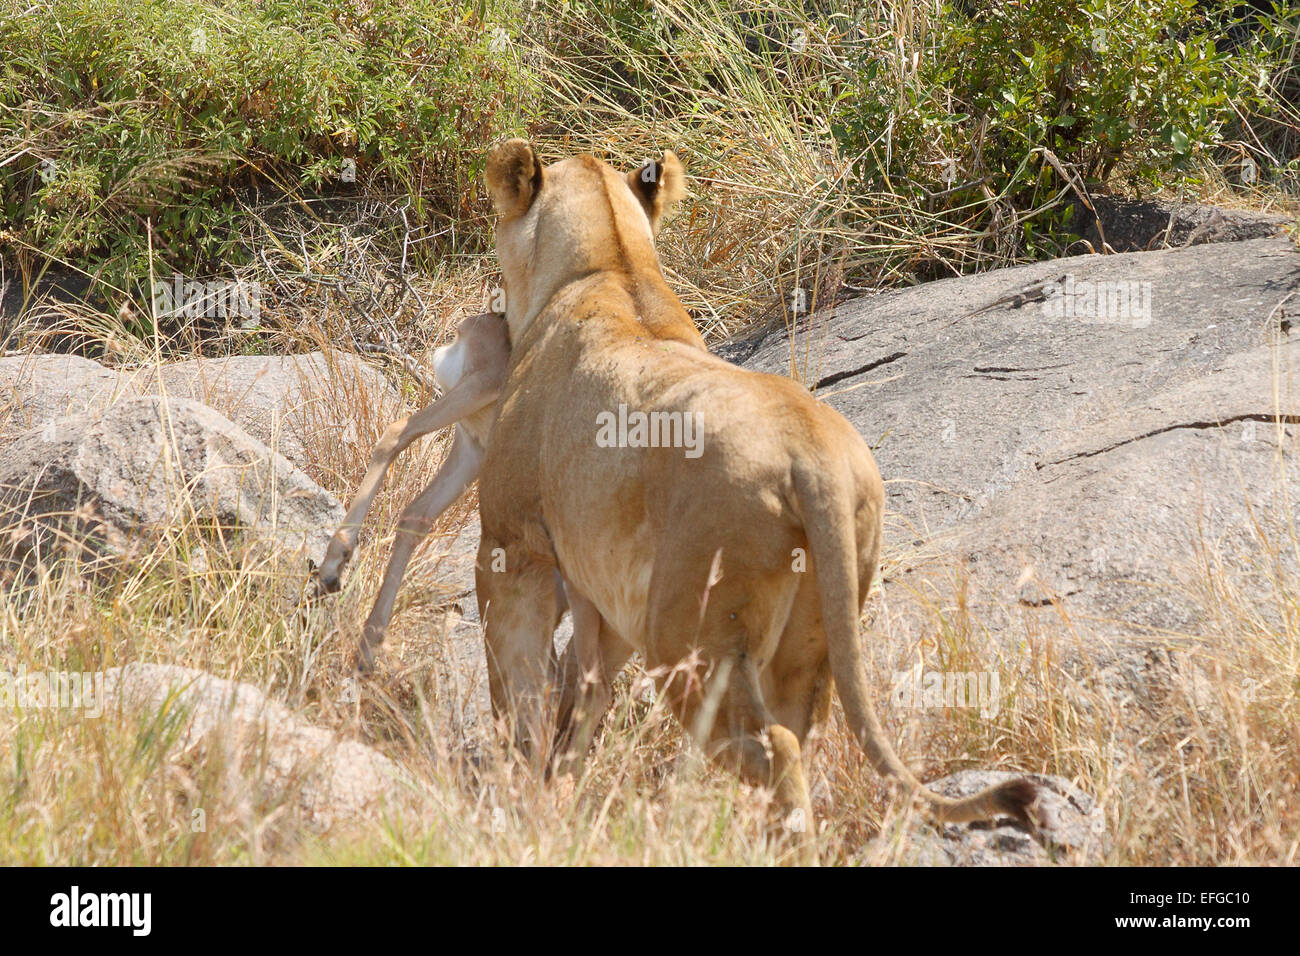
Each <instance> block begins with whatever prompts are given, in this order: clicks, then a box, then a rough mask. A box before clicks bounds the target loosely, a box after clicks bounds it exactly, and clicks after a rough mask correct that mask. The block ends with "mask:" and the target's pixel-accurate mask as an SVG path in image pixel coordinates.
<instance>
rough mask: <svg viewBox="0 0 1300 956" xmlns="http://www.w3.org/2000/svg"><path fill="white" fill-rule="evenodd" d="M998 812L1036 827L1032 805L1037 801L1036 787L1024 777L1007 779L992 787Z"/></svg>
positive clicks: (1036, 822)
mask: <svg viewBox="0 0 1300 956" xmlns="http://www.w3.org/2000/svg"><path fill="white" fill-rule="evenodd" d="M991 796H992V797H993V804H994V806H995V807H996V809H997V811H998V813H1001V814H1005V815H1006V816H1009V817H1014V818H1015V819H1017V820H1019V821H1020V822H1021V823H1023V824H1025V825H1026V826H1029V827H1033V828H1034V829H1037V828H1038V821H1037V819H1035V816H1034V814H1033V809H1034V805H1035V804H1036V803H1038V787H1037V786H1035V785H1034V783H1033V782H1032V781H1030V780H1026V779H1025V778H1024V777H1018V778H1017V779H1015V780H1008V781H1007V782H1006V783H1003V784H999V785H998V786H997V787H995V788H993V792H992V794H991Z"/></svg>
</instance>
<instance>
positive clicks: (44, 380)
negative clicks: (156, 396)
mask: <svg viewBox="0 0 1300 956" xmlns="http://www.w3.org/2000/svg"><path fill="white" fill-rule="evenodd" d="M138 394H139V390H138V388H137V387H136V385H135V382H134V381H133V380H132V379H131V378H130V377H129V376H123V375H121V374H120V373H118V372H117V371H115V370H113V369H110V368H106V367H105V366H103V365H100V364H99V363H98V362H96V361H94V360H93V359H88V358H82V357H81V356H80V355H5V356H3V357H0V438H3V437H4V436H6V435H12V434H15V433H17V432H22V431H26V430H27V429H29V428H36V427H39V426H41V425H44V424H45V423H46V422H50V421H53V420H54V419H57V418H65V417H66V416H68V415H81V414H85V413H87V412H93V413H99V412H102V411H103V410H104V409H105V408H107V407H108V406H109V405H111V404H112V403H113V402H115V401H117V400H118V399H119V398H130V397H134V396H136V395H138Z"/></svg>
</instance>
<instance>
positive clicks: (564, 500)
mask: <svg viewBox="0 0 1300 956" xmlns="http://www.w3.org/2000/svg"><path fill="white" fill-rule="evenodd" d="M487 168H488V171H489V174H488V186H489V189H490V191H491V193H492V196H493V200H494V202H495V204H496V206H497V210H498V213H499V215H500V219H499V222H498V226H497V251H498V256H499V258H500V264H501V268H502V275H503V278H504V282H505V286H506V292H507V309H506V315H507V321H508V322H509V325H510V333H511V340H512V342H513V352H512V355H511V366H510V372H509V377H508V379H507V381H506V384H505V387H504V389H503V392H502V396H501V401H500V413H499V417H498V419H497V422H496V424H495V426H494V429H493V434H492V440H491V442H490V443H489V445H488V449H487V454H486V456H485V459H484V462H483V467H482V472H481V481H480V514H481V517H482V524H483V539H482V545H481V548H480V551H479V559H478V564H477V568H476V578H477V585H478V599H479V605H480V609H481V612H482V615H483V619H484V621H485V623H486V639H487V651H488V665H489V677H490V687H491V692H492V701H493V705H494V708H495V709H496V710H497V712H498V713H501V714H503V715H505V716H508V717H510V718H511V719H513V720H514V721H515V722H516V726H518V727H520V728H521V729H523V731H524V733H523V734H522V736H523V737H524V739H523V740H521V743H524V744H525V745H528V744H529V743H537V742H538V741H536V740H535V739H533V738H529V737H528V730H529V728H534V729H535V728H536V727H537V726H538V721H539V720H541V719H542V715H541V713H540V711H539V710H538V707H539V703H540V702H542V701H544V700H545V699H546V697H547V687H548V686H549V682H551V681H554V680H555V677H556V675H555V673H554V668H553V667H552V665H551V663H550V661H549V658H548V649H549V642H550V629H549V621H550V620H551V617H552V615H553V597H552V596H551V594H550V591H551V587H550V581H551V576H552V574H553V572H554V570H555V569H556V568H558V569H559V570H560V571H561V572H562V574H563V576H564V579H565V580H566V581H568V582H570V583H572V584H573V585H574V586H575V587H576V588H577V589H578V590H579V591H580V592H581V593H582V594H583V595H585V596H586V597H587V599H589V600H590V602H591V603H592V605H593V606H594V610H595V611H596V612H597V613H598V614H599V616H600V619H601V621H602V624H601V627H600V633H599V636H598V639H597V647H598V649H599V653H600V655H601V656H600V669H601V671H602V674H603V675H611V674H617V672H618V670H619V669H620V668H621V667H622V664H623V662H624V661H625V660H626V659H627V657H628V656H629V655H630V654H631V653H632V652H633V651H640V652H641V653H642V654H643V655H644V658H645V662H646V665H647V668H648V669H650V670H651V671H652V672H655V673H658V674H659V677H658V679H659V681H660V684H661V687H663V688H664V689H665V690H666V692H667V695H668V699H669V700H670V701H671V703H672V705H673V707H674V708H675V710H676V713H677V715H678V717H679V718H680V720H681V721H682V723H683V725H684V726H685V727H687V728H694V727H695V726H696V725H697V722H699V721H697V718H700V716H701V713H702V708H704V704H705V701H706V699H708V698H709V697H710V689H711V688H712V689H713V690H715V691H716V692H717V693H713V694H712V699H713V701H714V702H717V701H720V703H717V704H716V706H717V712H716V716H715V718H714V719H713V720H712V726H711V727H708V728H705V738H706V740H705V744H706V746H707V748H708V750H709V753H710V754H711V755H712V756H714V757H716V758H717V759H719V760H721V761H723V762H724V763H726V764H728V765H729V766H731V767H733V768H734V769H735V770H737V771H738V772H739V773H740V774H741V775H742V776H744V777H745V778H746V779H748V780H750V781H753V782H756V783H759V784H763V785H767V786H771V787H773V788H774V789H775V791H776V794H777V796H778V798H779V799H780V801H781V802H782V803H783V804H784V805H785V806H786V807H788V808H790V809H798V810H802V811H803V812H804V813H805V814H807V813H810V807H809V803H808V793H807V786H806V784H805V781H804V777H803V770H802V766H801V749H800V748H801V745H802V743H803V741H804V739H805V737H806V735H807V733H808V731H809V729H810V728H811V726H812V725H813V724H814V723H815V722H817V721H820V720H822V719H824V718H825V715H826V710H827V703H828V700H827V693H828V690H829V682H828V675H833V677H834V682H835V684H836V686H838V687H839V692H840V697H841V700H842V702H843V704H844V709H845V712H846V714H847V716H848V719H849V724H850V727H851V728H852V730H853V732H854V734H855V736H856V737H857V738H858V740H859V741H860V742H861V744H862V746H863V748H864V750H865V751H866V753H867V755H868V756H869V757H870V759H871V762H872V764H873V765H874V766H875V768H876V769H877V770H878V771H879V772H881V773H882V774H885V775H888V776H890V777H892V778H895V779H896V780H898V781H899V782H900V783H901V784H902V785H903V786H904V787H905V788H906V789H907V790H908V791H910V792H912V793H914V794H915V795H916V796H917V797H918V798H919V799H920V800H921V802H922V804H923V805H924V807H925V808H926V809H927V810H928V811H930V812H931V813H932V814H933V815H934V816H936V817H939V818H941V819H944V820H954V821H957V820H970V819H980V818H985V817H990V816H993V815H995V814H996V813H1010V814H1012V815H1014V816H1019V817H1021V818H1024V817H1025V814H1026V810H1027V807H1028V806H1029V804H1030V803H1032V801H1033V799H1034V793H1033V788H1032V786H1031V785H1029V784H1028V783H1026V782H1023V781H1016V782H1015V785H1013V786H1009V787H1002V788H996V789H994V790H990V791H987V792H985V793H981V794H977V795H976V796H974V797H972V798H970V799H967V800H949V799H946V798H944V797H941V796H939V795H937V794H934V793H931V792H930V791H928V790H926V789H925V788H924V787H922V786H921V784H920V783H919V782H918V781H917V780H916V778H915V777H914V776H913V775H912V773H911V772H910V771H909V770H908V769H907V767H906V766H905V765H904V764H903V763H902V762H901V761H900V760H899V759H898V757H897V756H896V755H895V753H894V751H893V749H892V747H891V746H890V744H889V742H888V740H887V739H886V738H885V736H884V734H883V733H882V731H881V728H880V724H879V722H878V720H877V718H876V715H875V712H874V709H873V707H872V704H871V700H870V698H869V695H868V694H867V691H866V683H865V679H864V675H863V662H862V655H861V651H860V647H859V643H858V641H859V635H858V622H859V617H860V613H861V608H862V603H863V600H864V599H865V597H866V594H867V590H868V587H869V585H870V583H871V580H872V578H873V577H874V575H875V573H876V568H877V566H878V562H879V556H880V546H881V516H882V511H883V508H884V490H883V486H882V484H881V479H880V475H879V473H878V472H877V470H876V465H875V462H874V461H873V460H872V456H871V453H870V451H869V450H868V448H867V446H866V444H865V443H864V442H863V440H862V438H861V436H859V435H858V433H857V431H856V430H855V429H854V428H853V427H852V426H851V425H850V424H849V423H848V422H847V421H845V420H844V418H842V417H841V416H840V415H839V414H837V413H836V412H835V411H833V410H832V409H830V408H829V407H828V406H826V405H825V404H823V403H821V402H818V401H817V400H816V399H814V398H813V397H812V396H811V395H810V394H809V393H808V391H807V390H806V389H805V388H804V387H803V386H801V385H799V384H798V383H796V382H794V381H792V380H790V379H788V378H783V377H778V376H773V375H764V374H759V373H755V372H748V371H744V370H741V369H738V368H735V367H733V366H731V365H729V364H728V363H726V362H723V361H722V360H720V359H718V358H715V357H713V356H711V355H709V354H708V352H707V351H706V349H705V346H704V342H703V341H702V339H701V338H700V336H699V333H698V332H697V331H696V329H695V327H694V325H693V324H692V322H691V320H690V318H689V317H688V316H687V314H686V312H685V310H684V309H683V308H682V305H681V303H680V302H679V301H678V299H677V297H676V295H674V294H673V292H672V291H671V290H670V289H669V287H668V285H667V284H666V283H665V281H664V279H663V275H662V273H661V271H660V268H659V262H658V257H657V255H656V253H655V249H654V245H653V242H652V237H653V234H654V230H655V227H656V225H657V222H656V221H655V219H656V218H657V217H659V216H662V215H663V214H664V213H665V212H666V211H667V208H668V206H669V205H671V200H672V199H673V198H674V197H678V196H680V195H681V194H682V184H681V181H680V165H679V164H677V163H676V160H675V159H673V158H671V157H670V156H666V157H665V158H664V160H663V161H662V167H661V168H662V170H663V171H664V173H665V174H666V178H665V180H664V181H663V182H661V183H659V186H658V188H657V189H655V190H654V191H653V195H649V194H647V193H645V192H643V191H642V190H641V189H640V188H639V187H638V186H637V185H636V183H637V182H638V181H639V179H640V178H639V177H630V176H624V175H620V174H618V173H616V172H615V171H614V170H613V169H611V168H610V167H609V166H607V165H605V164H604V163H601V162H599V161H598V160H596V159H594V158H593V157H591V156H585V155H583V156H575V157H572V158H569V159H565V160H563V161H561V162H558V163H554V164H552V165H550V166H548V167H546V168H545V169H544V170H541V172H540V173H538V170H539V169H540V166H539V164H538V161H537V158H536V155H535V154H534V153H533V151H532V149H531V148H530V147H529V146H528V144H527V143H525V142H524V141H522V140H512V141H510V142H508V143H505V144H503V145H501V146H499V147H497V148H496V149H495V150H494V151H493V152H492V154H491V156H490V157H489V159H488V166H487ZM521 183H527V184H528V185H527V188H522V187H521V186H520V184H521ZM647 195H649V198H648V199H647ZM652 217H655V218H652ZM620 405H623V406H626V407H627V408H628V409H632V410H638V411H660V412H678V413H686V412H689V413H691V414H692V415H693V416H695V421H697V422H698V427H699V429H700V434H701V435H702V445H701V453H700V454H699V456H698V457H693V458H692V457H687V456H686V455H685V454H684V450H683V449H682V448H662V447H660V448H641V447H601V446H600V445H598V444H597V442H596V434H597V421H598V418H597V416H598V415H601V414H602V413H616V412H617V411H618V410H619V406H620ZM800 549H803V550H806V551H807V552H808V553H809V555H810V557H811V560H810V561H808V562H807V570H806V571H805V572H803V573H800V572H799V571H798V570H796V569H795V565H796V560H795V555H796V554H797V553H798V551H799V550H800ZM502 558H503V559H504V568H502V562H501V560H500V559H502ZM494 559H496V560H494ZM575 653H576V652H575ZM570 667H572V665H570ZM718 694H720V695H721V696H720V697H719V696H718ZM605 700H607V697H602V696H599V695H595V696H592V697H590V698H588V699H587V700H585V701H584V702H583V704H582V705H581V706H580V707H579V708H578V709H579V710H586V711H587V712H588V713H589V712H590V710H592V709H593V708H596V707H603V702H604V701H605ZM708 713H709V711H708V710H707V709H703V714H704V716H705V717H706V718H707V716H708ZM570 731H571V728H562V733H569V732H570Z"/></svg>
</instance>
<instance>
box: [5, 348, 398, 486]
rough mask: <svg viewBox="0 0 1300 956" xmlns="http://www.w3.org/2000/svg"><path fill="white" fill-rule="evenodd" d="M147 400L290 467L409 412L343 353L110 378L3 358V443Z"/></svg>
mask: <svg viewBox="0 0 1300 956" xmlns="http://www.w3.org/2000/svg"><path fill="white" fill-rule="evenodd" d="M144 395H161V396H165V397H168V398H183V399H191V400H194V401H197V402H201V403H203V404H205V405H209V406H211V407H212V408H214V409H216V410H217V411H219V412H221V413H222V414H223V415H225V416H226V417H228V418H229V419H230V420H231V421H232V422H234V423H235V424H236V425H239V426H240V427H241V428H243V429H244V430H245V431H247V432H248V433H249V434H250V435H252V436H253V437H254V438H256V439H257V440H258V441H260V442H262V443H263V444H264V445H266V446H267V447H269V448H272V449H273V450H275V451H278V452H279V453H280V454H282V455H284V456H285V457H286V458H288V459H289V460H290V461H292V462H293V463H294V464H295V465H297V466H299V467H309V466H312V465H316V464H320V463H321V462H320V461H319V459H322V458H323V459H324V462H323V464H325V465H326V467H328V466H329V465H330V464H332V463H331V462H330V460H329V459H330V457H331V455H332V453H333V452H334V450H336V449H338V448H340V447H349V446H358V445H365V446H366V448H367V450H368V447H369V445H370V444H371V443H372V442H373V441H374V438H375V434H376V433H377V431H378V428H381V427H382V426H383V425H384V424H387V422H389V421H391V420H393V419H395V418H398V417H400V415H401V414H403V413H404V411H405V409H404V406H403V403H402V400H401V396H400V395H398V394H397V392H396V390H394V389H393V387H392V386H391V385H389V384H388V381H387V380H386V379H385V378H384V376H383V374H382V373H380V372H379V371H377V370H376V369H374V368H372V367H371V366H369V365H367V364H366V363H365V362H363V361H361V360H360V359H359V358H357V357H356V356H352V355H348V354H346V353H342V352H334V351H330V352H308V353H305V354H301V355H240V356H231V357H226V358H203V359H192V360H190V361H185V362H169V363H163V364H162V365H159V366H157V367H152V366H149V367H141V368H124V369H110V368H107V367H105V366H103V365H101V364H100V363H98V362H95V361H93V360H91V359H87V358H82V357H80V356H75V355H15V356H5V357H3V358H0V438H2V437H4V436H5V435H12V434H14V433H15V432H18V431H23V430H26V429H29V428H33V427H38V426H41V425H44V424H45V423H46V422H49V421H51V420H53V419H56V418H61V417H63V416H65V415H70V414H83V413H100V412H103V411H104V410H105V409H106V408H108V407H109V406H111V405H112V404H113V403H114V402H116V401H119V400H121V399H124V398H133V397H138V396H144Z"/></svg>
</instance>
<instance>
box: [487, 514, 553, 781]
mask: <svg viewBox="0 0 1300 956" xmlns="http://www.w3.org/2000/svg"><path fill="white" fill-rule="evenodd" d="M474 581H475V587H476V590H477V592H478V604H479V616H480V618H481V620H482V621H483V630H484V643H485V645H486V648H485V649H486V652H487V669H488V690H489V692H490V694H491V698H492V713H493V716H495V717H496V719H497V720H498V721H501V722H503V723H504V724H506V727H507V732H508V733H509V734H510V735H511V736H512V737H513V738H514V740H515V743H516V744H517V745H518V747H519V749H520V751H521V752H522V753H523V754H524V755H525V756H526V757H528V758H530V759H532V761H533V763H534V765H535V768H536V769H537V770H539V771H541V770H543V769H544V767H545V766H546V763H547V761H548V760H549V756H550V754H549V747H548V744H549V743H550V741H551V739H552V736H553V730H552V727H553V724H554V721H553V717H554V714H555V710H556V705H557V704H558V696H559V695H558V694H557V687H556V680H555V679H556V671H557V667H556V659H555V644H554V640H553V638H554V633H555V626H556V624H557V623H558V621H559V617H560V614H561V609H560V605H559V601H558V599H557V590H558V589H557V587H556V581H555V565H554V563H553V562H551V561H547V560H545V559H544V558H542V557H540V556H538V555H536V554H533V553H530V552H528V551H527V550H526V549H524V548H522V547H519V548H507V547H503V546H501V545H499V544H498V543H497V542H496V541H495V540H494V539H493V538H491V537H490V536H489V534H488V533H487V530H486V529H484V534H483V540H482V542H481V543H480V545H479V553H478V561H477V562H476V564H475V567H474Z"/></svg>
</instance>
